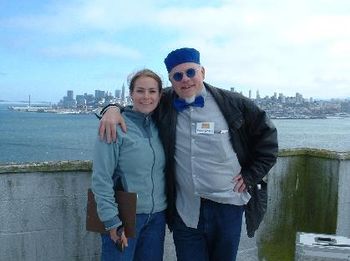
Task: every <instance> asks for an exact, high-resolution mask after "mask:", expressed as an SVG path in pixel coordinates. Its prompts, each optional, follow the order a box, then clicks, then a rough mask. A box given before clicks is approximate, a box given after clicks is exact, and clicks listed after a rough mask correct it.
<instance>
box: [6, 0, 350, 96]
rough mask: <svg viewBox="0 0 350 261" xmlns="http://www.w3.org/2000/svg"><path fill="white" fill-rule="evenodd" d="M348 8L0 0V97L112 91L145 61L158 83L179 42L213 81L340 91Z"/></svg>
mask: <svg viewBox="0 0 350 261" xmlns="http://www.w3.org/2000/svg"><path fill="white" fill-rule="evenodd" d="M349 10H350V2H349V1H347V0H337V1H331V0H308V1H303V0H281V1H279V2H278V3H276V2H275V1H272V0H267V1H264V2H261V1H258V0H252V1H242V0H230V1H229V0H214V1H210V2H205V1H204V2H203V1H194V0H192V1H191V0H190V1H185V0H172V1H166V2H164V1H159V0H145V1H142V2H136V1H127V2H125V1H119V0H101V1H95V0H79V1H78V0H73V1H69V2H57V1H53V0H49V1H39V0H32V1H28V2H23V1H20V2H19V1H4V2H2V4H1V9H0V57H1V60H2V62H1V64H0V89H1V92H0V100H9V101H18V100H26V99H27V97H28V95H31V96H32V100H33V101H48V102H57V101H58V100H59V99H60V98H61V97H62V93H63V92H64V91H65V90H68V89H74V90H76V92H77V93H84V92H86V93H92V92H93V91H94V90H95V89H102V90H108V91H111V92H112V93H113V91H114V90H115V89H116V88H117V86H121V85H122V84H125V83H126V82H127V77H128V75H129V74H130V73H132V72H135V71H137V70H139V69H143V68H145V67H147V68H150V69H152V70H154V71H155V72H157V73H159V74H160V75H161V76H162V78H163V81H164V85H166V86H167V85H169V81H168V80H167V72H166V70H165V66H164V64H163V60H164V58H165V56H166V55H167V54H168V53H169V51H171V50H173V49H176V48H179V47H184V46H190V47H195V48H197V49H198V50H199V51H200V52H201V61H202V64H203V66H204V67H205V69H206V81H207V82H208V83H211V84H213V85H215V86H217V87H221V88H225V89H228V90H229V89H230V88H231V87H233V86H234V87H235V88H237V89H240V90H241V91H242V93H243V94H245V95H246V96H247V95H248V92H249V90H259V92H260V95H261V96H262V97H265V96H266V95H271V94H272V93H274V92H277V93H284V94H285V95H286V96H293V95H295V93H297V92H298V93H302V94H303V95H304V96H305V97H313V98H314V99H330V98H349V97H350V74H349V72H350V63H349V60H350V47H349V46H350V31H349V30H348V28H350V15H349ZM178 17H181V19H178ZM213 19H215V22H213ZM253 92H254V91H253Z"/></svg>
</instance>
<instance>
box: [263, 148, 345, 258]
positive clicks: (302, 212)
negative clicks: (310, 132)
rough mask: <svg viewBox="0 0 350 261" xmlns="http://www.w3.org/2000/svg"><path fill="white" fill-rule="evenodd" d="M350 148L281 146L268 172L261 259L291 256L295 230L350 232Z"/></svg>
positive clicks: (330, 232)
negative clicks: (273, 164)
mask: <svg viewBox="0 0 350 261" xmlns="http://www.w3.org/2000/svg"><path fill="white" fill-rule="evenodd" d="M349 163H350V153H336V152H331V151H325V150H313V149H298V150H284V151H281V152H280V154H279V158H278V161H277V164H276V165H275V166H274V168H273V169H272V170H271V171H270V173H269V176H268V190H269V198H268V210H267V213H266V216H265V219H264V221H263V223H262V225H261V227H260V229H259V233H258V236H257V238H258V239H257V241H258V246H259V256H260V259H262V260H271V261H274V260H276V261H280V260H294V251H295V238H296V232H298V231H301V232H312V233H323V234H338V235H344V236H350V233H349V232H350V230H349V226H350V216H349V215H350V204H349V202H350V194H349V189H348V187H349V184H350V183H349V182H350V165H349Z"/></svg>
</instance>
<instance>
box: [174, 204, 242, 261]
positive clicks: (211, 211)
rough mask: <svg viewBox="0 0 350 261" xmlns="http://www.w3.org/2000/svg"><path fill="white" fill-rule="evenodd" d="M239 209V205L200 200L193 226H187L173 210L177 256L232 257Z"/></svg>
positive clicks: (212, 260) (181, 259) (185, 259)
mask: <svg viewBox="0 0 350 261" xmlns="http://www.w3.org/2000/svg"><path fill="white" fill-rule="evenodd" d="M243 211H244V208H243V206H235V205H229V204H220V203H216V202H214V201H210V200H204V201H203V200H202V202H201V209H200V217H199V222H198V226H197V229H194V228H189V227H187V226H186V225H185V223H184V222H183V221H182V219H181V217H180V216H179V215H178V214H177V215H176V216H175V222H174V231H173V237H174V243H175V248H176V256H177V260H178V261H189V260H190V261H195V260H198V261H216V260H220V261H226V260H227V261H233V260H236V256H237V250H238V245H239V241H240V237H241V226H242V215H243Z"/></svg>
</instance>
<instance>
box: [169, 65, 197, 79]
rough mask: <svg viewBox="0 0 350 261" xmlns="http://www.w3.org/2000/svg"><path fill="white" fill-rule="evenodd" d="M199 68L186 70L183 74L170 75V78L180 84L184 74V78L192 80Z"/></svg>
mask: <svg viewBox="0 0 350 261" xmlns="http://www.w3.org/2000/svg"><path fill="white" fill-rule="evenodd" d="M200 68H201V67H197V68H188V69H187V70H186V71H185V72H176V73H174V74H173V75H172V78H173V79H174V80H175V81H177V82H180V81H182V78H183V77H184V73H185V74H186V76H187V77H188V78H193V77H194V76H196V72H197V71H198V70H199V69H200Z"/></svg>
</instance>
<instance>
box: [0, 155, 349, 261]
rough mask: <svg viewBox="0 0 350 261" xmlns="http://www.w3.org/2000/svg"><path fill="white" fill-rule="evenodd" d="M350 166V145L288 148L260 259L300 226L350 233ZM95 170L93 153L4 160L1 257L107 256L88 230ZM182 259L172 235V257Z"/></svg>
mask: <svg viewBox="0 0 350 261" xmlns="http://www.w3.org/2000/svg"><path fill="white" fill-rule="evenodd" d="M349 170H350V156H349V153H345V154H342V153H333V152H327V151H316V150H293V151H282V152H281V153H280V157H279V158H278V162H277V164H276V166H275V167H274V168H273V169H272V170H271V173H270V175H269V181H268V186H269V205H268V212H267V215H266V218H265V220H264V223H263V224H262V226H261V228H260V229H259V232H258V236H257V239H258V245H259V255H260V259H264V258H265V260H289V259H273V258H274V255H275V253H276V251H275V250H276V249H277V250H278V251H277V252H281V253H282V252H285V251H284V250H285V249H290V247H293V246H294V241H293V240H295V234H294V233H295V231H296V230H299V229H303V230H305V232H308V231H309V230H311V231H310V232H324V229H326V230H327V231H326V232H334V233H336V232H337V233H338V234H340V235H344V236H350V221H349V220H350V190H349V189H347V185H346V184H350V173H349ZM90 176H91V162H89V161H70V162H49V163H31V164H20V165H0V260H9V261H12V260H13V261H18V260H25V261H26V260H28V261H29V260H30V261H31V260H33V261H34V260H35V261H37V260H64V261H66V260H99V254H100V238H99V235H97V234H95V233H91V232H87V231H86V230H85V211H86V199H87V195H86V193H87V188H88V187H89V186H90ZM319 194H320V195H323V196H322V197H320V199H319V200H316V201H315V200H313V198H314V197H317V195H319ZM301 202H304V203H303V204H301ZM315 211H317V212H315ZM315 213H317V216H316V217H315ZM315 218H316V219H317V220H320V222H317V223H318V224H317V225H315V224H313V223H315V222H314V220H315ZM299 219H300V220H304V221H303V222H299V221H298V220H299ZM300 224H301V225H302V226H301V225H300ZM306 230H308V231H306ZM313 230H317V231H313ZM284 238H288V240H283V239H284ZM276 240H277V241H276ZM276 242H277V243H279V245H274V244H275V243H276ZM271 246H273V247H272V248H271ZM287 252H288V251H287ZM289 252H291V251H289ZM271 253H272V254H271ZM257 256H258V249H257V247H256V243H255V238H253V239H248V238H247V237H246V236H245V231H244V228H243V232H242V240H241V245H240V250H239V255H238V260H258V257H257ZM175 259H176V258H175V252H174V247H173V243H172V239H171V237H170V236H169V235H167V237H166V249H165V259H164V260H169V261H170V260H175ZM290 260H292V259H290Z"/></svg>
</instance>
